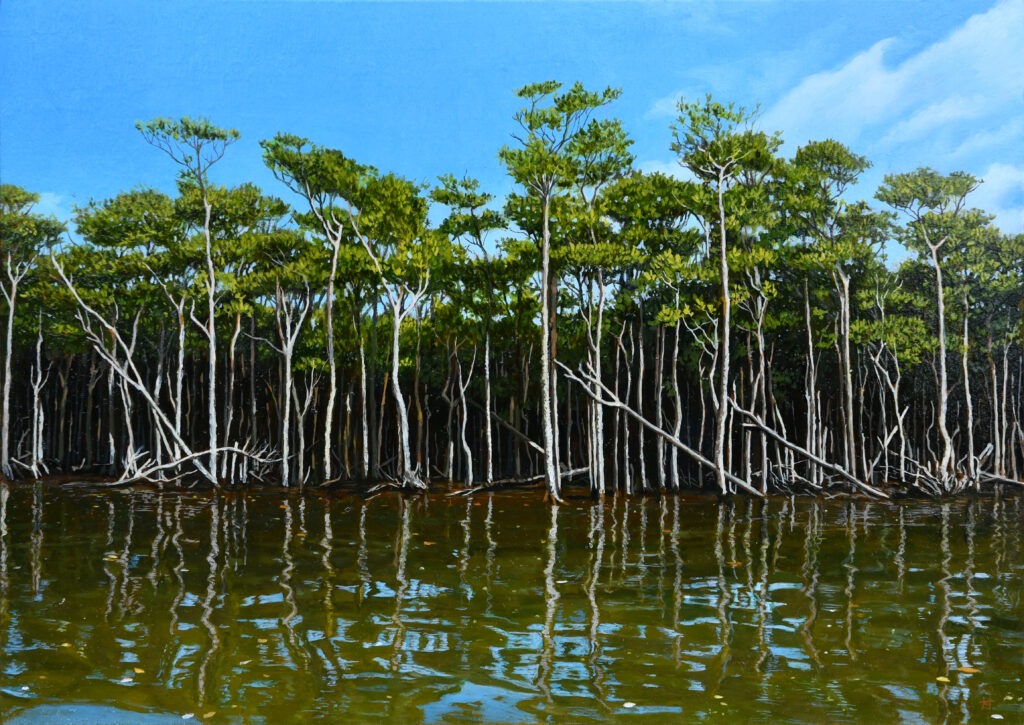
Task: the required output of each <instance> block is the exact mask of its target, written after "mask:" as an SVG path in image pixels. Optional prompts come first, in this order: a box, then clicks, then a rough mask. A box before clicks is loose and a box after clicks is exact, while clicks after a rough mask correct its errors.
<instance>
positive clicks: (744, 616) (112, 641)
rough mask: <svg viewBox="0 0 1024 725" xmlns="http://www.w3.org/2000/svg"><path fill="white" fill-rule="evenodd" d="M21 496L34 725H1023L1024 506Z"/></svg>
mask: <svg viewBox="0 0 1024 725" xmlns="http://www.w3.org/2000/svg"><path fill="white" fill-rule="evenodd" d="M0 498H5V499H6V500H5V501H4V502H3V505H2V509H3V516H2V518H3V526H2V527H0V528H2V536H0V541H2V548H0V719H5V720H6V719H9V720H10V721H11V722H76V723H78V722H144V723H149V722H154V723H155V722H165V721H166V722H170V721H174V722H182V717H183V716H188V719H193V720H194V721H204V720H205V721H208V722H267V723H285V722H307V721H327V722H360V721H370V722H375V721H381V720H388V721H391V722H419V721H426V722H479V721H484V722H589V721H602V720H619V719H621V720H631V719H638V720H648V721H651V722H667V721H675V722H694V721H715V722H720V721H736V722H746V721H760V722H781V721H791V722H837V721H851V722H871V723H889V722H899V721H905V722H922V721H923V722H940V721H947V722H950V721H951V722H968V721H978V720H980V719H984V720H988V719H989V718H990V717H991V716H992V715H1002V717H1003V718H1004V719H1005V720H1006V721H1008V722H1021V721H1024V681H1022V677H1024V621H1022V618H1024V602H1022V590H1024V558H1022V555H1024V550H1022V536H1021V514H1022V511H1024V500H1022V498H1020V497H1010V498H1006V497H1002V498H999V497H997V498H985V499H977V500H963V501H956V502H950V503H913V504H904V505H895V504H885V505H883V504H877V503H866V502H849V501H841V500H833V501H815V500H806V499H796V500H786V499H775V500H771V501H767V502H760V501H753V500H750V501H748V500H738V501H735V502H733V503H726V504H719V503H718V502H717V501H714V500H709V499H697V498H667V499H646V500H637V499H633V500H623V499H621V498H620V499H618V500H612V499H609V500H607V501H605V502H604V503H593V502H591V501H589V500H579V501H575V502H572V503H571V504H570V505H566V506H550V505H548V504H545V503H543V502H542V501H540V500H539V498H538V497H537V495H536V493H535V492H528V493H527V492H520V493H502V494H493V495H485V496H480V497H478V498H475V499H471V500H465V499H447V498H443V497H440V496H431V497H414V498H409V499H404V500H403V499H402V498H400V497H399V496H397V495H391V494H388V495H385V496H380V497H378V498H375V499H373V500H371V501H364V500H362V499H360V498H357V497H351V496H347V495H333V496H305V497H300V496H292V497H290V498H287V497H283V496H280V495H275V494H271V493H251V494H236V495H231V496H215V495H213V494H162V495H158V494H155V493H152V492H147V491H109V492H103V493H86V492H81V491H79V492H69V491H67V490H59V489H55V488H46V487H42V486H25V487H11V488H8V489H6V493H4V492H3V491H2V490H0ZM938 678H947V679H948V681H947V680H943V679H938ZM115 708H116V709H115Z"/></svg>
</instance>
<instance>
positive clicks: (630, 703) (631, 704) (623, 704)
mask: <svg viewBox="0 0 1024 725" xmlns="http://www.w3.org/2000/svg"><path fill="white" fill-rule="evenodd" d="M622 706H623V707H636V703H635V702H624V703H622Z"/></svg>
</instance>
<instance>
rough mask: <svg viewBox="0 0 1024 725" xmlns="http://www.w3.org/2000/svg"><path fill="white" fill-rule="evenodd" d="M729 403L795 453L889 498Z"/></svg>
mask: <svg viewBox="0 0 1024 725" xmlns="http://www.w3.org/2000/svg"><path fill="white" fill-rule="evenodd" d="M729 405H731V406H732V409H733V410H735V411H736V412H737V413H739V414H740V415H742V416H744V417H746V418H747V419H748V420H751V421H753V422H754V426H753V427H755V428H757V429H758V430H760V431H761V432H763V433H765V434H767V435H768V436H769V437H770V438H774V439H775V440H776V441H778V442H779V443H781V444H782V445H783V446H785V447H786V448H789V449H790V450H792V451H794V452H795V453H799V454H800V455H802V456H804V457H805V458H807V459H808V460H810V461H813V462H814V463H817V464H818V465H819V466H821V467H822V468H825V469H828V470H830V471H832V472H834V473H836V474H838V475H839V476H840V477H841V478H843V479H844V480H846V481H849V482H850V483H852V484H854V485H855V486H857V487H858V488H861V489H863V490H864V491H867V492H868V493H870V494H872V495H873V496H878V497H879V498H889V494H887V493H885V492H884V491H879V490H878V489H877V488H875V487H874V486H869V485H868V484H866V483H864V482H863V481H859V480H857V478H856V477H854V476H853V475H851V474H850V473H849V472H848V471H847V470H846V469H844V468H843V467H842V466H837V465H836V464H834V463H829V462H828V461H826V460H825V459H824V458H819V457H818V456H816V455H814V454H813V453H811V452H810V451H808V450H807V449H806V448H802V447H801V446H798V445H797V444H796V443H791V442H790V441H788V440H786V439H785V438H783V437H782V436H781V435H780V434H779V433H776V432H775V431H774V430H773V429H772V428H769V427H768V426H767V425H766V424H765V423H764V421H762V420H761V419H760V418H759V417H758V416H756V415H754V414H753V413H751V412H750V411H749V410H745V409H743V408H741V407H740V406H739V405H737V404H736V401H735V400H733V399H732V398H731V397H730V398H729Z"/></svg>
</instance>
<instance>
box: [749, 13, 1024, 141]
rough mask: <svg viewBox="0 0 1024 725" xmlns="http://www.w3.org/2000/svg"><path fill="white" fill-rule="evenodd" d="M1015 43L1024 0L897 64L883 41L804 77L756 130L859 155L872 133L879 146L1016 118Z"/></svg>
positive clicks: (1022, 24) (1022, 60)
mask: <svg viewBox="0 0 1024 725" xmlns="http://www.w3.org/2000/svg"><path fill="white" fill-rule="evenodd" d="M1022 38H1024V0H1004V1H1003V2H1001V3H999V4H997V5H995V6H994V7H993V8H992V9H990V10H989V11H987V12H985V13H981V14H978V15H975V16H973V17H971V18H970V19H969V20H968V21H967V22H966V23H964V24H963V25H962V26H960V27H959V28H957V29H956V30H954V31H953V32H952V33H950V34H949V35H948V36H947V37H946V38H944V39H942V40H940V41H938V42H936V43H933V44H932V45H930V46H928V47H926V48H924V49H923V50H921V51H920V52H918V53H917V54H915V55H911V56H910V57H908V58H906V59H904V60H903V61H901V62H899V63H896V64H888V63H886V56H887V55H888V54H889V53H890V52H891V51H892V50H894V49H896V48H897V46H898V42H899V41H898V40H897V39H896V38H888V39H886V40H883V41H880V42H878V43H876V44H875V45H873V46H872V47H871V48H869V49H868V50H866V51H864V52H862V53H859V54H858V55H856V56H854V57H853V58H852V59H850V60H849V61H847V63H846V64H845V65H843V66H842V67H840V68H838V69H835V70H830V71H824V72H821V73H816V74H814V75H811V76H808V77H807V78H805V79H804V80H803V81H801V82H800V83H799V84H798V85H797V86H796V87H795V88H793V89H792V90H791V91H789V93H787V94H786V95H785V96H783V98H782V99H780V100H779V101H778V102H777V103H776V104H775V105H774V106H773V107H772V108H771V109H770V110H769V111H768V112H767V113H766V114H765V117H764V119H763V126H764V128H766V129H769V130H776V129H778V130H781V131H782V132H783V134H784V135H785V136H786V138H787V139H788V140H789V141H790V142H792V143H796V144H801V143H804V142H805V141H807V140H809V139H812V138H822V137H833V138H837V139H839V140H840V141H843V142H844V143H847V144H851V145H853V146H855V147H859V148H860V149H863V148H864V147H865V146H867V145H870V144H871V141H872V137H877V136H878V135H879V131H880V132H881V134H882V136H883V139H884V140H885V143H879V144H878V145H879V147H884V146H885V145H886V144H899V143H904V142H906V141H908V140H912V139H913V138H914V135H913V134H915V133H916V134H918V135H920V134H924V133H928V132H929V131H931V130H934V129H935V128H938V127H940V126H943V125H948V124H949V123H953V122H957V121H960V120H964V119H974V118H980V117H984V116H987V115H989V114H994V113H1007V112H1009V111H1011V109H1016V111H1017V112H1019V111H1020V106H1021V100H1022V90H1024V82H1022V73H1021V68H1024V43H1022V42H1021V39H1022ZM964 104H966V107H965V105H964ZM929 113H932V114H936V115H935V116H934V117H929V115H928V114H929ZM915 119H916V120H915ZM893 124H897V128H896V129H892V126H893ZM900 124H903V125H902V127H900ZM890 129H892V130H891V132H890V133H889V134H888V135H885V132H886V131H888V130H890Z"/></svg>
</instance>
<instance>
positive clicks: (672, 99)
mask: <svg viewBox="0 0 1024 725" xmlns="http://www.w3.org/2000/svg"><path fill="white" fill-rule="evenodd" d="M684 95H686V94H685V93H684V92H683V91H676V92H675V93H670V94H668V95H667V96H665V97H664V98H659V99H658V100H656V101H655V102H654V103H652V104H651V107H650V108H649V109H647V113H645V114H644V118H666V117H669V116H675V115H676V113H677V110H676V109H677V104H678V103H679V99H680V98H681V97H682V96H684Z"/></svg>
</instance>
